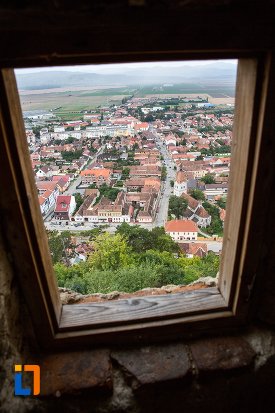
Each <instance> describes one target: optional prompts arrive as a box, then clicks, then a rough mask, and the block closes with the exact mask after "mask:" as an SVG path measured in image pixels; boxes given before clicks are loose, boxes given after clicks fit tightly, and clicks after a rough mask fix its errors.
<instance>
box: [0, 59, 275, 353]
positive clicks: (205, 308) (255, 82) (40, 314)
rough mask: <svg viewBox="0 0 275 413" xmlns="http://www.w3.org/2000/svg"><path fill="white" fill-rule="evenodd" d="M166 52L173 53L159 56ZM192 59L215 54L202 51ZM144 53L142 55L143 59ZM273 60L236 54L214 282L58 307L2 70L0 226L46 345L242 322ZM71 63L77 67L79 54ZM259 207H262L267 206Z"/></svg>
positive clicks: (256, 228)
mask: <svg viewBox="0 0 275 413" xmlns="http://www.w3.org/2000/svg"><path fill="white" fill-rule="evenodd" d="M219 56H220V57H221V58H225V57H226V56H225V55H224V54H223V55H219V54H216V55H215V58H217V57H219ZM229 57H231V58H232V57H233V56H229ZM234 57H235V58H238V57H240V56H238V55H235V56H234ZM160 58H161V55H158V57H157V59H156V58H154V57H153V58H152V59H147V60H154V59H155V60H160ZM162 58H163V59H162V60H169V56H167V55H165V53H164V54H163V56H162ZM186 58H187V59H188V55H187V56H186V55H185V54H184V53H178V55H177V59H178V60H184V59H186ZM198 58H199V59H210V58H211V56H210V55H209V53H204V54H200V55H199V56H198ZM94 60H96V59H95V58H94V57H93V61H94ZM118 60H119V59H118ZM135 60H139V59H138V58H137V57H136V58H135ZM144 60H145V59H144V57H142V56H141V57H140V61H144ZM125 61H127V59H125ZM129 61H131V56H129ZM271 61H272V59H271V55H270V54H268V53H265V54H257V55H254V56H246V57H241V58H240V60H239V64H238V74H237V89H236V106H235V122H234V130H233V142H232V163H231V173H230V181H229V194H228V202H227V215H228V216H227V220H226V222H225V234H224V246H223V253H222V260H221V267H220V277H219V282H218V286H217V287H215V288H205V289H201V290H194V291H189V292H185V293H178V294H171V295H165V296H148V297H133V298H129V299H126V300H125V299H124V300H119V301H116V302H109V301H108V302H103V303H89V304H78V305H63V306H62V305H61V302H60V299H59V294H58V289H57V282H56V279H55V277H54V274H53V268H52V263H51V260H50V254H49V248H48V242H47V237H46V232H45V229H44V223H43V220H42V217H41V213H40V208H39V204H38V200H37V191H36V187H35V182H34V176H33V171H32V168H31V162H30V157H29V151H28V146H27V141H26V137H25V129H24V123H23V119H22V113H21V107H20V101H19V96H18V91H17V86H16V81H15V76H14V73H13V70H12V69H2V70H1V72H0V159H1V165H2V172H1V174H0V194H1V197H0V208H1V216H2V218H3V220H2V223H3V227H2V231H3V234H4V237H5V243H6V245H7V249H8V250H9V258H10V261H11V262H12V264H13V266H14V271H15V273H16V275H17V277H18V279H19V281H20V285H21V289H22V292H23V295H24V298H25V300H26V302H27V304H28V308H29V311H30V315H31V318H32V321H33V325H34V328H35V331H36V334H37V338H38V340H39V342H40V344H41V346H42V347H45V348H64V347H69V348H71V347H76V346H79V345H81V346H83V345H84V344H89V345H90V344H96V345H98V344H107V343H114V342H115V343H121V342H123V341H124V340H125V339H127V340H128V342H129V341H131V342H137V341H138V342H140V341H146V342H148V341H155V340H158V341H159V340H160V339H171V338H173V337H178V336H189V335H192V336H193V335H195V334H197V333H199V332H201V331H208V330H213V329H214V330H215V329H217V328H218V329H220V328H221V327H223V328H227V327H230V328H232V327H236V326H240V325H242V326H243V325H245V324H246V323H247V320H248V319H249V314H250V310H251V306H250V296H251V292H252V287H253V283H254V281H255V276H256V273H257V266H258V262H259V248H258V244H259V243H258V240H259V241H260V240H261V237H263V236H264V234H263V224H264V222H265V221H264V220H265V212H264V211H263V213H261V214H259V213H258V212H257V210H256V209H257V206H258V203H257V202H254V201H255V199H260V198H261V196H263V187H262V183H261V179H262V178H263V177H264V173H265V172H264V170H265V166H266V165H264V162H266V160H265V157H264V156H263V153H264V152H265V151H266V150H267V148H268V144H267V141H268V139H267V140H266V139H264V137H265V135H264V134H265V133H268V129H267V126H268V122H270V118H269V117H268V116H266V114H267V113H268V110H267V109H266V106H267V104H268V102H269V83H270V78H271ZM67 63H68V62H67ZM69 63H70V64H77V57H75V59H72V61H71V62H69ZM3 171H4V173H3ZM263 209H266V211H267V206H266V207H265V208H263ZM255 236H257V237H258V239H257V242H255Z"/></svg>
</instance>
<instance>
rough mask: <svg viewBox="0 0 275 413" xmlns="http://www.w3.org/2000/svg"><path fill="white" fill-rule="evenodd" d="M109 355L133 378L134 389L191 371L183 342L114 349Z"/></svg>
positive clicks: (181, 376)
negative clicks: (122, 349) (120, 349)
mask: <svg viewBox="0 0 275 413" xmlns="http://www.w3.org/2000/svg"><path fill="white" fill-rule="evenodd" d="M111 356H112V358H113V359H114V360H116V361H117V363H118V364H119V365H120V366H121V367H122V368H123V369H124V370H125V372H126V374H127V375H128V376H130V377H131V378H132V379H133V380H131V382H132V383H131V384H132V387H133V388H134V389H137V388H139V387H141V386H143V385H152V384H156V383H161V382H167V381H170V380H177V379H183V378H187V377H188V376H189V374H190V372H191V364H190V361H189V357H188V353H187V348H186V346H185V345H184V344H172V345H164V346H148V347H141V348H139V349H130V350H125V351H116V352H113V353H112V354H111Z"/></svg>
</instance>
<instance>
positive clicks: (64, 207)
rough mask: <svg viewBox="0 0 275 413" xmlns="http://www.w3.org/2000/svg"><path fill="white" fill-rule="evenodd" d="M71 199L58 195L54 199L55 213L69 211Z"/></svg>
mask: <svg viewBox="0 0 275 413" xmlns="http://www.w3.org/2000/svg"><path fill="white" fill-rule="evenodd" d="M71 199H72V197H71V196H67V195H59V196H58V197H57V199H56V207H55V212H66V211H69V208H70V203H71Z"/></svg>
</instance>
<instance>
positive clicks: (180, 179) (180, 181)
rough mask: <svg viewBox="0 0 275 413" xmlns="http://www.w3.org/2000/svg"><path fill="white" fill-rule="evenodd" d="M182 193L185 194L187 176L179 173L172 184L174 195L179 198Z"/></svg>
mask: <svg viewBox="0 0 275 413" xmlns="http://www.w3.org/2000/svg"><path fill="white" fill-rule="evenodd" d="M183 193H185V194H186V193H187V176H186V175H185V173H184V172H183V171H179V172H177V176H176V180H175V183H174V195H176V196H181V195H182V194H183Z"/></svg>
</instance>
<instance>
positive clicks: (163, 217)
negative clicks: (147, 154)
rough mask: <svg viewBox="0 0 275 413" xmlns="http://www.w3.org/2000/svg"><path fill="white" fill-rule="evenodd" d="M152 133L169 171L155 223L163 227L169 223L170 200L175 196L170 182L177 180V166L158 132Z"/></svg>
mask: <svg viewBox="0 0 275 413" xmlns="http://www.w3.org/2000/svg"><path fill="white" fill-rule="evenodd" d="M151 132H152V133H153V134H154V135H155V138H156V142H157V144H158V145H159V148H160V153H161V155H162V156H163V165H164V166H165V167H166V170H167V177H166V180H165V181H164V182H163V187H162V194H161V198H160V202H159V212H158V213H157V216H156V219H155V221H154V226H156V227H161V226H164V225H165V223H166V221H167V215H168V204H169V198H170V196H171V195H172V194H173V188H172V187H171V184H170V181H171V180H173V181H174V180H175V176H176V171H175V170H174V166H175V164H174V162H173V161H172V158H171V156H170V154H169V152H168V151H167V148H166V146H165V145H163V143H162V141H161V139H160V138H159V136H158V135H157V133H156V132H154V131H153V130H151Z"/></svg>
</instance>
